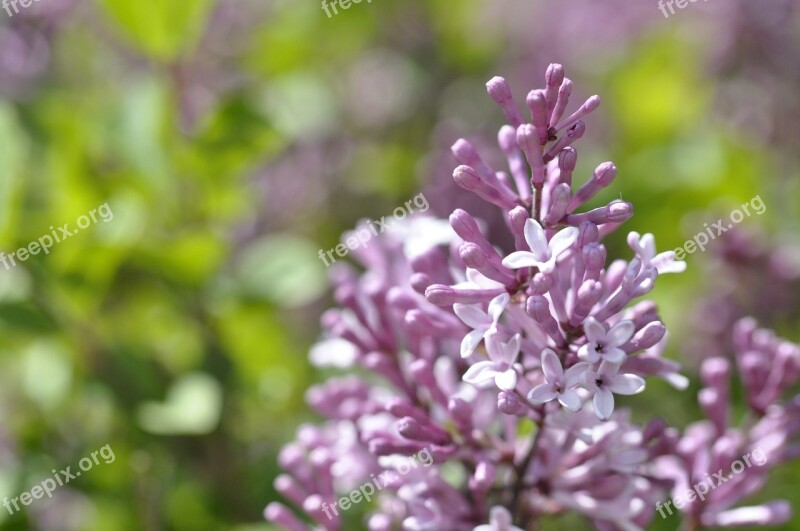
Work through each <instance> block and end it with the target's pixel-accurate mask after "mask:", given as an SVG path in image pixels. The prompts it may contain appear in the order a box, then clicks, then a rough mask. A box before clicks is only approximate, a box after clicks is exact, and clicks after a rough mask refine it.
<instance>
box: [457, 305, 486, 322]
mask: <svg viewBox="0 0 800 531" xmlns="http://www.w3.org/2000/svg"><path fill="white" fill-rule="evenodd" d="M453 311H454V312H455V314H456V315H457V316H458V318H459V319H461V320H462V321H463V322H464V324H465V325H467V326H469V327H472V328H481V327H483V328H488V326H489V325H490V324H492V321H491V319H490V317H489V316H488V315H487V314H486V313H484V312H483V310H481V309H480V308H479V307H478V305H476V304H454V305H453Z"/></svg>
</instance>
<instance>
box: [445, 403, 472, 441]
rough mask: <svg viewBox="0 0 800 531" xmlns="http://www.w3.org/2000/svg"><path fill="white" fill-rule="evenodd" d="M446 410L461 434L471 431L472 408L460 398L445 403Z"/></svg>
mask: <svg viewBox="0 0 800 531" xmlns="http://www.w3.org/2000/svg"><path fill="white" fill-rule="evenodd" d="M447 410H448V411H449V412H450V417H452V419H453V422H455V424H456V426H458V429H459V430H460V431H461V433H464V434H467V433H470V432H471V431H472V406H471V405H470V404H469V403H468V402H466V401H465V400H464V399H462V398H457V397H455V398H451V399H450V400H448V402H447Z"/></svg>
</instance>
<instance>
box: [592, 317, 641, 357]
mask: <svg viewBox="0 0 800 531" xmlns="http://www.w3.org/2000/svg"><path fill="white" fill-rule="evenodd" d="M583 331H584V333H585V334H586V339H587V342H586V344H585V345H583V346H581V348H580V349H578V356H580V358H581V359H583V360H586V361H589V362H591V363H597V362H598V361H607V362H609V363H616V364H619V363H622V362H623V361H625V357H626V354H625V351H624V350H622V349H621V348H619V347H621V346H622V345H624V344H625V343H627V342H628V340H629V339H630V338H631V337H632V336H633V333H634V332H635V331H636V326H635V325H634V324H633V321H620V322H618V323H617V324H615V325H614V326H612V327H611V329H610V330H609V331H608V332H606V329H605V327H604V326H603V325H602V323H600V322H599V321H598V320H597V319H595V318H594V317H588V318H587V319H586V322H585V323H584V324H583Z"/></svg>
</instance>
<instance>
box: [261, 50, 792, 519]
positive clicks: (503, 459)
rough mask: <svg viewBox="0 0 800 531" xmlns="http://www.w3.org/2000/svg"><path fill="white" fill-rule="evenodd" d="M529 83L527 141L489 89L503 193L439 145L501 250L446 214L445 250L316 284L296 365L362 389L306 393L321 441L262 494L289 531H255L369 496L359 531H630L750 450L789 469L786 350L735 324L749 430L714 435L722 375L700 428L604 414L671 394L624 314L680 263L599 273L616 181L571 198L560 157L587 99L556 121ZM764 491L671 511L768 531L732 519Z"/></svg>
mask: <svg viewBox="0 0 800 531" xmlns="http://www.w3.org/2000/svg"><path fill="white" fill-rule="evenodd" d="M544 82H545V83H544V87H543V88H541V89H536V90H533V91H531V92H529V93H528V96H527V98H526V100H525V104H526V107H527V111H528V114H529V115H530V122H526V118H525V117H524V116H523V114H522V112H521V111H520V107H518V106H517V104H516V103H515V101H514V98H513V96H512V91H511V88H510V85H509V83H508V82H507V81H506V80H504V79H503V78H499V77H495V78H493V79H492V80H491V81H490V82H489V83H488V84H487V90H488V92H489V95H490V96H491V98H492V99H493V100H494V101H495V102H496V103H497V104H498V105H499V106H500V109H501V111H502V113H503V115H504V116H505V120H506V122H507V123H506V124H504V125H503V126H502V127H501V128H500V131H499V133H498V136H497V140H498V144H499V147H500V151H501V152H502V154H503V155H505V158H506V160H507V162H508V175H507V174H506V173H505V172H504V171H498V170H496V169H494V168H492V167H491V166H490V165H489V164H488V163H487V162H486V160H490V159H489V158H484V157H482V156H481V154H480V153H478V150H476V149H475V148H474V147H473V146H472V145H471V144H470V143H468V142H467V141H465V140H459V141H457V142H456V143H455V144H454V145H453V146H452V153H453V155H454V157H455V162H456V163H457V164H458V166H457V168H456V170H455V173H454V180H455V181H456V183H457V184H458V185H460V186H462V187H464V188H465V189H467V190H470V191H472V192H473V193H474V194H475V195H476V196H477V197H479V198H480V199H482V200H483V201H485V202H487V203H488V204H490V205H493V206H494V207H496V208H497V209H499V212H498V213H497V215H498V219H501V220H503V221H505V222H506V228H507V230H508V232H509V234H510V238H508V239H507V241H509V242H513V247H511V248H505V247H504V246H502V245H500V244H497V242H495V241H494V240H493V239H491V240H490V239H489V238H488V237H487V236H486V233H485V232H484V227H485V225H484V224H483V222H482V221H480V220H478V219H475V218H474V217H473V216H472V215H470V213H468V212H466V211H465V210H462V209H456V210H455V211H454V212H453V213H452V215H451V216H450V219H449V227H450V229H452V232H451V234H452V237H451V239H450V240H449V241H442V239H441V238H433V237H431V232H432V231H431V227H434V226H436V227H439V226H441V225H444V224H446V223H447V222H445V221H443V220H430V219H429V220H427V221H425V222H424V223H423V222H421V221H419V220H417V221H415V220H414V219H409V220H406V221H405V222H404V224H405V225H404V227H405V228H404V229H403V230H402V231H401V232H394V231H390V232H388V233H386V234H383V235H382V236H381V237H379V238H375V239H374V240H372V241H371V242H370V244H369V246H368V247H366V248H364V249H360V250H359V252H358V253H355V258H356V260H358V261H359V262H360V263H361V264H362V265H363V267H364V269H365V272H364V273H363V274H361V275H360V276H359V275H358V274H356V272H355V270H354V269H352V268H349V267H347V266H342V267H335V268H333V271H332V282H333V284H334V294H335V298H336V300H337V302H338V303H339V305H340V308H339V309H336V310H329V311H328V312H326V313H325V314H324V315H323V318H322V324H323V328H324V330H325V333H324V337H323V338H322V339H321V340H320V342H319V343H318V344H317V345H316V346H315V347H314V349H312V356H311V360H312V362H313V363H314V364H315V365H318V366H320V367H327V368H333V369H337V370H346V369H348V368H351V367H359V368H360V369H359V372H361V373H362V374H363V373H366V374H367V375H368V376H363V377H357V376H346V377H334V378H331V379H329V380H328V381H327V382H326V383H324V384H321V385H318V386H315V387H313V388H311V389H310V390H309V391H308V394H307V401H308V403H309V404H310V405H311V407H312V408H313V409H314V410H315V411H316V413H318V414H319V415H320V416H321V417H322V418H323V419H324V420H323V423H322V424H321V425H320V426H310V425H306V426H303V427H301V428H300V430H299V431H298V436H297V440H296V441H295V442H293V443H290V444H289V445H288V446H287V447H286V448H285V449H284V451H283V452H282V453H281V455H280V458H279V461H280V464H281V466H282V468H283V469H284V470H285V471H286V474H284V475H282V476H280V477H279V478H278V479H277V480H276V483H275V486H276V490H278V491H279V492H280V493H281V495H282V496H283V497H284V498H285V499H286V500H288V501H289V502H290V503H291V504H292V505H293V506H294V509H295V510H296V511H298V512H302V513H303V516H302V518H299V517H298V516H297V512H295V511H292V510H290V509H289V508H288V507H287V506H285V505H282V504H281V503H280V502H273V503H271V504H269V505H268V506H267V508H266V510H265V515H266V518H267V519H268V520H270V521H271V522H273V523H275V524H277V525H279V526H281V527H283V528H286V529H292V530H300V529H325V530H332V531H338V530H341V529H344V526H345V523H344V522H345V518H344V516H345V514H346V510H347V509H346V508H344V507H342V505H341V501H342V500H343V498H342V497H343V496H348V497H349V498H350V500H351V502H346V503H345V505H349V504H350V503H352V504H356V503H359V502H363V501H365V500H362V499H361V498H363V496H360V497H359V496H356V495H355V494H352V493H357V492H358V490H354V489H358V488H359V487H360V486H363V485H367V484H372V485H375V489H374V492H373V493H372V494H371V495H370V498H371V500H366V501H371V503H370V504H369V505H368V506H367V507H368V508H369V511H370V512H369V514H368V516H367V518H366V524H365V525H366V527H367V528H368V529H370V530H373V531H378V530H381V531H382V530H390V529H403V530H408V531H427V530H431V531H434V530H436V531H438V530H446V531H460V530H478V531H488V530H506V531H509V530H518V529H525V528H528V527H529V526H530V525H531V523H532V522H535V521H536V520H537V519H539V518H541V517H546V516H548V515H557V514H560V513H562V512H565V511H574V512H577V513H579V514H580V515H583V516H584V517H585V518H587V519H588V520H590V521H591V522H592V523H593V524H594V526H595V527H596V528H598V529H608V530H612V529H623V530H636V529H643V528H645V527H646V526H647V525H648V524H649V522H650V521H651V520H652V518H653V517H654V513H655V507H656V504H657V503H658V502H659V501H662V500H664V499H666V497H667V496H668V495H669V493H670V492H671V490H672V489H676V488H678V486H682V485H685V484H691V483H692V481H693V480H695V476H696V474H697V473H698V472H703V473H705V471H706V470H711V469H712V468H714V467H718V466H719V465H720V464H725V463H728V462H729V461H730V460H732V459H735V458H736V455H739V454H737V452H740V451H748V450H750V451H754V450H755V446H754V445H760V446H761V447H762V448H763V449H764V451H765V452H767V455H769V456H770V459H771V460H773V459H774V461H775V462H779V461H781V460H783V459H788V458H789V457H791V456H794V455H797V454H800V449H799V447H798V446H792V444H791V443H790V441H791V439H792V437H794V436H795V435H796V433H795V432H796V431H797V430H798V429H800V422H798V419H797V414H798V412H800V399H797V400H795V401H794V402H790V403H789V404H788V405H785V406H780V405H778V404H779V403H780V399H781V395H782V394H784V393H785V391H786V390H787V389H788V387H789V386H790V385H791V384H792V383H793V382H794V380H795V379H796V378H797V375H798V373H800V363H799V362H798V358H799V357H800V354H798V350H797V346H796V345H792V344H790V343H787V342H785V341H781V340H778V339H776V338H775V337H774V336H772V335H770V334H769V333H767V332H764V331H760V330H757V329H756V328H755V326H754V325H753V324H752V323H750V322H747V321H745V322H743V323H742V324H741V325H740V326H739V327H737V331H736V344H737V354H736V360H737V368H739V369H740V370H741V372H742V374H743V376H744V378H743V382H744V386H745V390H746V396H747V401H748V404H749V406H750V407H751V408H752V410H753V411H754V414H756V415H757V416H758V418H759V419H760V420H759V421H758V423H756V424H755V425H754V426H751V427H750V428H749V430H746V431H745V430H739V431H736V430H734V429H733V428H730V422H731V412H730V411H729V395H730V391H729V389H728V383H727V381H728V377H729V375H730V373H731V372H732V371H733V367H732V366H731V364H730V363H729V362H726V361H725V360H722V361H719V360H714V361H710V362H709V365H708V366H707V367H706V368H705V369H704V371H703V383H704V385H705V386H706V387H705V388H704V389H703V391H702V392H701V394H700V404H701V406H702V408H703V409H704V411H705V412H706V413H707V414H708V416H709V419H710V420H708V421H704V422H701V423H698V424H696V425H693V426H690V427H689V429H687V430H686V431H685V432H683V433H681V432H680V431H679V430H677V429H676V428H672V427H669V426H667V425H666V424H665V423H664V422H663V421H661V420H659V419H653V420H652V421H650V422H649V423H648V424H647V425H645V426H637V425H636V424H635V423H633V422H632V421H631V420H630V415H629V412H628V410H627V409H625V408H620V407H618V406H617V404H616V402H617V400H618V397H619V396H621V395H622V396H628V395H636V394H639V393H642V392H646V388H647V384H648V380H649V379H651V378H660V379H663V380H665V381H667V382H668V383H670V384H671V385H672V386H673V387H675V388H677V389H685V388H686V387H687V385H688V380H687V378H686V377H684V376H683V375H681V374H680V373H679V369H680V367H679V365H678V364H677V363H676V362H674V361H672V360H669V359H667V358H665V357H664V356H663V355H662V354H663V351H664V348H665V345H666V342H667V340H668V337H669V334H668V332H667V328H666V327H665V325H664V323H662V322H661V319H660V318H659V316H658V312H657V309H656V307H655V304H653V303H652V302H650V301H648V300H642V297H643V296H644V295H646V294H647V293H648V292H649V291H650V290H652V289H653V286H654V283H655V281H656V280H657V279H658V278H659V276H660V275H662V274H665V273H670V272H680V271H682V270H683V269H684V268H685V264H684V263H683V262H680V261H677V260H676V259H675V256H674V255H673V253H672V252H662V253H660V254H659V253H657V252H656V248H655V241H654V238H653V236H652V235H651V234H645V235H640V234H638V233H636V232H631V233H629V234H628V238H627V240H628V244H629V246H630V249H631V251H630V253H629V254H628V256H626V257H619V258H616V259H613V260H609V256H608V250H607V249H606V246H605V244H604V243H603V239H604V237H605V236H606V235H607V234H609V233H611V232H613V231H615V230H617V229H618V228H619V227H620V225H621V224H622V223H624V222H625V221H626V220H627V219H629V218H630V217H631V216H632V215H633V206H632V205H631V204H630V203H627V202H623V201H619V200H611V201H609V202H608V203H606V204H605V205H601V206H599V207H596V208H592V209H588V210H587V209H585V208H584V204H585V203H586V202H587V201H589V200H593V201H594V200H598V199H599V198H602V196H603V193H604V189H605V188H607V187H608V186H610V185H611V184H612V183H613V182H614V180H615V177H616V176H617V168H616V166H614V164H613V163H611V162H604V163H602V164H600V165H599V166H598V167H597V169H596V170H595V171H594V173H593V174H592V175H590V176H588V178H586V179H584V180H583V181H584V182H583V183H580V182H576V181H581V179H580V176H579V175H575V168H576V162H577V156H578V151H577V149H576V147H575V144H576V142H577V141H578V140H579V139H580V137H581V136H582V135H583V133H584V132H585V129H586V122H585V121H586V120H587V119H588V117H589V116H590V114H591V113H592V112H593V111H594V110H595V109H596V108H597V106H598V105H599V102H600V100H599V98H598V97H596V96H593V97H592V98H589V99H588V100H587V101H586V102H585V103H583V104H581V105H580V106H579V107H578V108H577V109H576V110H573V111H572V112H571V113H570V112H569V110H570V101H569V97H570V95H571V93H572V82H571V81H570V80H569V79H568V78H566V77H565V73H564V69H563V67H562V66H561V65H557V64H554V65H551V66H550V67H549V68H548V69H547V73H546V76H545V80H544ZM509 176H510V177H509ZM609 195H611V194H609ZM435 232H438V230H437V231H435ZM400 234H402V237H401V236H400ZM408 238H412V239H413V240H414V241H415V242H417V245H415V246H413V249H412V247H411V246H408V245H406V244H405V241H404V239H408ZM420 242H422V243H423V244H422V245H420ZM336 265H337V266H339V265H340V264H336ZM766 359H770V360H773V361H774V363H775V365H774V366H771V365H770V364H769V363H766V362H765V360H766ZM770 367H772V368H770ZM626 400H628V401H630V402H631V403H633V404H635V403H636V398H626ZM704 452H705V453H704ZM423 455H424V456H427V457H428V458H429V459H425V460H422V458H421V457H420V456H423ZM703 456H705V457H703ZM701 457H702V459H701ZM714 470H716V469H714ZM443 474H444V475H443ZM445 477H446V478H447V479H446V480H445V479H444V478H445ZM763 477H764V476H763V471H762V470H761V469H758V470H754V471H753V472H750V473H748V474H746V475H744V476H743V479H742V480H741V481H740V482H739V483H737V484H735V485H732V486H731V488H720V489H719V490H717V491H715V493H714V495H713V497H709V498H708V503H706V504H699V505H696V506H695V505H692V506H689V508H688V509H687V511H686V516H687V518H689V521H691V522H695V523H697V524H698V525H699V524H702V525H719V526H727V525H740V524H743V523H744V524H746V523H751V524H752V525H765V524H768V523H774V522H778V521H780V520H781V519H782V518H784V517H785V516H786V515H787V514H788V513H787V507H786V505H785V504H784V503H782V502H774V503H771V504H764V505H760V506H756V507H751V508H748V507H744V508H742V507H739V508H732V505H733V504H735V503H738V502H739V501H741V500H743V499H744V498H745V497H746V496H748V495H749V494H752V492H753V491H754V490H755V489H757V488H759V487H760V486H761V484H763ZM376 478H382V479H380V480H378V479H376ZM736 485H739V486H736ZM370 489H372V487H370ZM354 496H356V497H358V498H359V500H360V501H359V502H356V501H355V499H354ZM337 504H338V505H337ZM365 508H366V507H365Z"/></svg>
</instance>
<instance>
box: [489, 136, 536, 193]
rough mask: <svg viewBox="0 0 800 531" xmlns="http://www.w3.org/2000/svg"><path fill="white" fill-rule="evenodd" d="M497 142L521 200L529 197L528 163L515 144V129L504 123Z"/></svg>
mask: <svg viewBox="0 0 800 531" xmlns="http://www.w3.org/2000/svg"><path fill="white" fill-rule="evenodd" d="M497 143H498V144H499V145H500V149H502V150H503V153H505V155H506V159H507V160H508V168H509V170H511V176H512V177H513V178H514V185H515V186H516V189H517V193H518V194H519V196H520V199H522V201H523V202H526V201H527V200H529V199H530V197H531V184H530V176H529V175H528V165H527V163H526V162H525V159H524V157H523V155H522V151H521V150H520V149H519V145H518V144H517V131H516V129H514V128H513V127H511V126H510V125H504V126H503V127H501V128H500V131H499V132H498V133H497Z"/></svg>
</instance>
